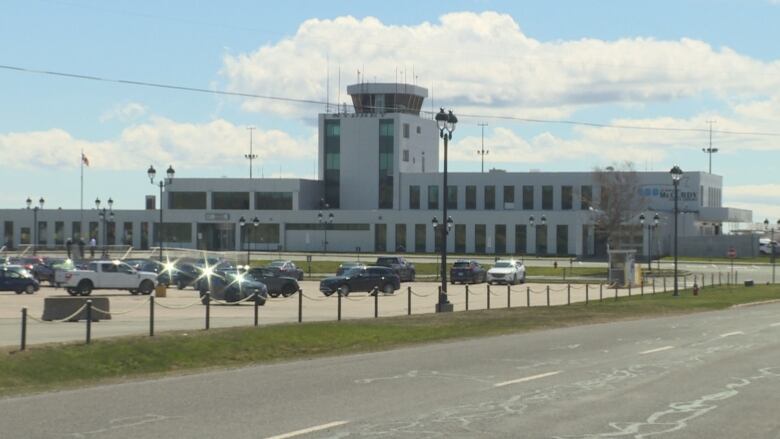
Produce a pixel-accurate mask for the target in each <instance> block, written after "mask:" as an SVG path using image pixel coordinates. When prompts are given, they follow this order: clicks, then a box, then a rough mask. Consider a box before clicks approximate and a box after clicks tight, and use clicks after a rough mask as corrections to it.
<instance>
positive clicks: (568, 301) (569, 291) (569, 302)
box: [566, 284, 571, 305]
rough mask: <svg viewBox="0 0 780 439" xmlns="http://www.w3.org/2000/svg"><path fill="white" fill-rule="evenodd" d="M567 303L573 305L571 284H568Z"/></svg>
mask: <svg viewBox="0 0 780 439" xmlns="http://www.w3.org/2000/svg"><path fill="white" fill-rule="evenodd" d="M566 304H567V305H571V284H566Z"/></svg>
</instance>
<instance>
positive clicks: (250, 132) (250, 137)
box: [244, 126, 257, 180]
mask: <svg viewBox="0 0 780 439" xmlns="http://www.w3.org/2000/svg"><path fill="white" fill-rule="evenodd" d="M246 129H247V130H249V154H244V158H245V159H248V160H249V179H250V180H251V179H252V160H254V159H256V158H257V154H255V153H253V152H252V133H253V132H254V130H255V127H251V126H250V127H246Z"/></svg>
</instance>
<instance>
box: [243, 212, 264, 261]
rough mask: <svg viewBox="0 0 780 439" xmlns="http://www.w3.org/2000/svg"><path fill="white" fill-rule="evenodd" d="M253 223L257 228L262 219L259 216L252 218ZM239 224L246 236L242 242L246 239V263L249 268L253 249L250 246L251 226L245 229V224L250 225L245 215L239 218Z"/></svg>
mask: <svg viewBox="0 0 780 439" xmlns="http://www.w3.org/2000/svg"><path fill="white" fill-rule="evenodd" d="M251 224H252V225H253V226H254V228H255V229H257V226H259V225H260V220H259V219H258V218H257V217H255V219H253V220H252V223H251ZM238 225H239V227H240V228H241V231H242V233H243V234H244V236H245V239H242V240H241V243H242V244H243V243H244V241H246V265H247V269H248V268H249V265H250V264H249V261H251V260H252V253H251V251H252V249H251V247H250V246H249V228H247V229H246V230H245V229H244V226H246V225H249V223H247V222H246V220H245V219H244V217H243V216H242V217H241V218H239V219H238Z"/></svg>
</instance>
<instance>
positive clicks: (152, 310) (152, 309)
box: [149, 294, 154, 337]
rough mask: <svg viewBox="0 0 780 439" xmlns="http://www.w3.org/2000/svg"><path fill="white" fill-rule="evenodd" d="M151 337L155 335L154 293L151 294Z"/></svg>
mask: <svg viewBox="0 0 780 439" xmlns="http://www.w3.org/2000/svg"><path fill="white" fill-rule="evenodd" d="M149 337H154V294H152V295H150V296H149Z"/></svg>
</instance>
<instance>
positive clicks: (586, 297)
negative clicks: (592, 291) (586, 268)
mask: <svg viewBox="0 0 780 439" xmlns="http://www.w3.org/2000/svg"><path fill="white" fill-rule="evenodd" d="M589 286H590V284H585V305H587V304H588V287H589Z"/></svg>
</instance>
